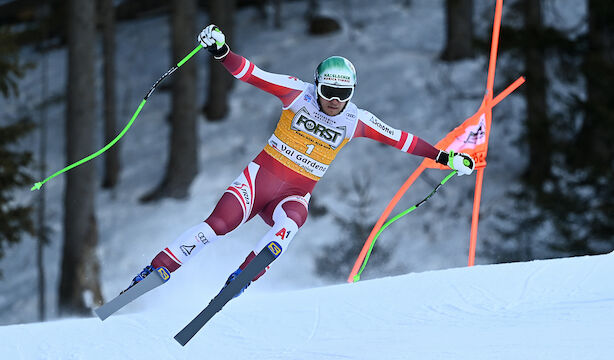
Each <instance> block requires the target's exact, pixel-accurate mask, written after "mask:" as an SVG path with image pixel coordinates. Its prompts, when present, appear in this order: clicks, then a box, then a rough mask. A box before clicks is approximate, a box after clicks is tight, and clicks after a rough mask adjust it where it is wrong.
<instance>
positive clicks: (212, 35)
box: [198, 24, 230, 60]
mask: <svg viewBox="0 0 614 360" xmlns="http://www.w3.org/2000/svg"><path fill="white" fill-rule="evenodd" d="M198 42H200V44H201V45H202V46H203V47H204V48H205V49H207V50H209V52H210V53H211V54H212V55H213V57H214V58H215V59H216V60H222V59H223V58H224V57H226V55H228V52H229V51H230V48H229V47H228V44H226V36H224V33H223V32H222V30H220V28H218V27H217V26H215V25H214V24H211V25H209V26H207V27H206V28H204V29H203V31H201V32H200V34H199V35H198Z"/></svg>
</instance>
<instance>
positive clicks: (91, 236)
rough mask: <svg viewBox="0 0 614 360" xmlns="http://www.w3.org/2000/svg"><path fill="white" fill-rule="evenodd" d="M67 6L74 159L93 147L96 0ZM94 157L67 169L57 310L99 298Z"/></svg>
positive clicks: (71, 310) (73, 310)
mask: <svg viewBox="0 0 614 360" xmlns="http://www.w3.org/2000/svg"><path fill="white" fill-rule="evenodd" d="M68 7H69V10H68V14H69V16H68V90H67V97H68V103H67V111H66V115H67V116H66V161H67V162H68V163H73V162H75V161H77V160H79V159H81V158H83V157H85V156H87V155H89V154H91V153H92V152H93V150H94V120H95V113H96V111H95V105H96V104H95V77H94V70H95V68H94V60H95V59H94V47H95V45H96V30H95V3H94V2H92V1H81V0H70V1H69V5H68ZM95 180H96V179H95V172H94V163H92V162H89V163H86V164H84V165H81V166H79V167H77V168H75V169H73V170H71V171H69V172H67V174H66V190H65V193H64V247H63V251H62V274H61V279H60V291H59V309H60V313H61V314H83V315H85V314H89V310H88V304H87V303H86V299H85V297H86V295H87V294H88V293H89V294H90V295H92V296H93V300H94V302H96V303H102V293H101V292H100V284H99V264H98V260H97V258H96V245H97V242H98V233H97V227H96V217H95V214H94V192H95V189H96V186H95V183H96V181H95Z"/></svg>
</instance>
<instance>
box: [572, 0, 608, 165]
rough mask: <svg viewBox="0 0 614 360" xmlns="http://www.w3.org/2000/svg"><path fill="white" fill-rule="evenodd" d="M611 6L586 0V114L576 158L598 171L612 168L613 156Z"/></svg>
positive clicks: (597, 0) (606, 2)
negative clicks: (578, 153) (579, 150)
mask: <svg viewBox="0 0 614 360" xmlns="http://www.w3.org/2000/svg"><path fill="white" fill-rule="evenodd" d="M613 24H614V8H613V7H612V2H611V1H608V0H589V1H588V53H587V55H586V58H585V61H584V73H585V76H586V94H587V106H586V116H585V119H584V123H583V125H582V128H581V131H580V134H579V136H578V141H579V149H581V150H582V151H581V156H580V155H579V156H578V158H577V160H576V162H577V163H578V164H585V163H586V162H591V163H593V165H594V167H595V169H598V171H599V172H601V171H607V170H609V169H611V161H612V159H614V150H613V149H614V147H613V146H612V136H614V130H613V129H614V111H613V110H612V104H613V103H614V94H613V92H612V82H613V81H614V42H613V41H612V39H613V38H614V25H613Z"/></svg>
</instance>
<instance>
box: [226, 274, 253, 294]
mask: <svg viewBox="0 0 614 360" xmlns="http://www.w3.org/2000/svg"><path fill="white" fill-rule="evenodd" d="M242 271H243V269H241V268H238V269H237V270H235V272H233V273H232V274H230V276H229V277H228V279H227V280H226V284H224V287H222V290H224V289H225V288H226V286H228V285H230V283H231V282H232V281H233V280H234V279H236V278H237V276H239V274H240V273H241V272H242ZM251 283H252V282H251V281H250V282H248V283H247V285H245V286H244V287H243V289H241V291H239V292H238V293H237V294H236V295H235V296H233V297H232V298H233V299H234V298H237V297H239V295H241V294H243V292H244V291H245V289H247V287H248V286H249V285H250V284H251ZM222 290H220V292H221V291H222Z"/></svg>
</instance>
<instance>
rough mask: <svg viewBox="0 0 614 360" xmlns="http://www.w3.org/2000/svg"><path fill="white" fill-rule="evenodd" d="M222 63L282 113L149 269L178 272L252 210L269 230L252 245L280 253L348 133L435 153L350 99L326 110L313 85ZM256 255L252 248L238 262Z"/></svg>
mask: <svg viewBox="0 0 614 360" xmlns="http://www.w3.org/2000/svg"><path fill="white" fill-rule="evenodd" d="M221 63H222V64H223V65H224V67H225V68H226V69H227V70H228V71H229V72H230V73H231V74H232V75H233V76H234V77H236V78H237V79H239V80H241V81H244V82H247V83H249V84H252V85H254V86H256V87H257V88H259V89H261V90H264V91H266V92H268V93H270V94H272V95H275V96H276V97H277V98H279V100H281V103H282V111H281V117H280V119H279V122H278V123H277V127H276V128H275V131H274V132H273V135H271V137H270V138H269V140H268V143H267V144H266V145H265V147H264V149H263V150H262V152H260V154H258V155H257V156H256V158H255V159H254V160H253V161H252V162H250V164H249V165H248V166H247V167H246V168H245V170H243V172H242V173H241V174H240V175H239V176H238V177H237V179H236V180H235V181H233V182H232V184H231V185H230V186H229V187H228V189H227V190H226V192H225V193H224V194H223V195H222V197H221V199H220V200H219V202H218V203H217V205H216V207H215V209H214V210H213V212H212V214H211V215H210V216H209V217H208V218H207V219H206V220H205V221H204V223H202V224H199V225H197V226H195V227H194V228H192V229H190V230H188V231H186V232H185V233H184V234H182V235H181V236H180V237H179V238H178V239H177V240H175V242H173V244H171V245H169V247H167V248H166V249H165V250H164V251H162V252H160V254H158V256H156V258H155V259H154V261H152V264H153V265H154V266H155V267H158V266H161V265H163V266H166V267H167V268H168V269H169V270H170V271H174V270H176V269H177V268H178V267H179V266H180V265H181V264H183V263H184V262H185V261H186V260H188V259H189V258H190V257H191V256H193V255H195V254H196V253H197V252H198V251H199V250H200V249H201V248H202V247H203V246H204V245H205V244H207V243H209V242H212V241H213V240H215V239H217V238H219V237H221V236H223V235H225V234H227V233H229V232H230V231H232V230H234V229H236V228H237V227H238V226H240V225H241V224H243V223H245V222H246V221H248V220H250V219H251V218H253V217H254V216H256V215H260V216H261V217H262V219H263V220H264V221H265V222H266V223H267V224H268V225H270V226H271V230H269V232H268V233H267V234H266V235H265V236H264V237H263V238H262V239H261V241H260V242H259V243H258V244H257V245H256V247H255V251H256V252H257V251H259V250H260V249H262V248H263V247H264V246H265V245H266V244H267V243H268V242H270V241H272V240H276V241H277V242H278V243H280V244H281V246H282V249H283V250H284V251H285V249H286V248H287V244H288V243H289V242H290V241H291V240H292V238H293V237H294V235H295V234H296V232H297V230H298V229H299V228H300V227H301V226H302V225H303V224H304V223H305V220H306V219H307V210H308V204H309V199H310V197H311V192H312V191H313V188H314V186H315V185H316V183H317V182H318V180H320V178H321V177H322V176H323V175H324V173H325V172H326V170H327V169H328V167H329V166H330V164H331V163H332V161H333V160H334V159H335V157H336V156H337V154H338V153H339V150H341V148H343V147H344V146H345V145H346V144H347V143H348V142H349V141H350V140H352V139H354V138H357V137H366V138H369V139H373V140H376V141H378V142H381V143H384V144H387V145H390V146H394V147H396V148H397V149H399V150H401V151H404V152H407V153H410V154H414V155H418V156H423V157H428V158H431V159H435V158H436V156H437V154H438V153H439V150H437V149H436V148H434V147H433V146H432V145H430V144H429V143H427V142H426V141H424V140H422V139H420V138H419V137H417V136H415V135H412V134H410V133H407V132H405V131H402V130H397V129H395V128H393V127H391V126H389V125H387V124H385V123H384V122H382V121H381V120H380V119H378V118H377V117H376V116H375V115H373V114H371V113H370V112H368V111H366V110H363V109H359V108H358V107H357V106H356V105H355V104H354V103H352V102H348V103H347V105H346V106H345V108H344V109H343V111H342V112H341V113H340V114H338V115H336V116H329V115H326V114H325V113H324V112H322V111H321V110H320V106H319V105H318V102H317V94H316V88H315V86H314V85H313V84H311V83H306V82H303V81H301V80H299V79H297V78H296V77H293V76H287V75H280V74H273V73H269V72H266V71H264V70H261V69H260V68H258V67H257V66H255V65H254V64H253V63H252V62H251V61H249V60H247V59H245V58H244V57H242V56H240V55H237V54H235V53H233V52H232V51H231V52H229V53H228V55H227V56H226V57H225V58H224V59H223V60H222V61H221ZM254 256H255V252H252V253H251V254H250V255H249V256H248V258H247V259H246V261H245V262H244V263H243V264H242V265H241V268H244V267H245V266H246V265H247V263H249V261H251V259H252V258H253V257H254ZM260 275H262V274H260ZM260 275H259V276H260Z"/></svg>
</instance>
